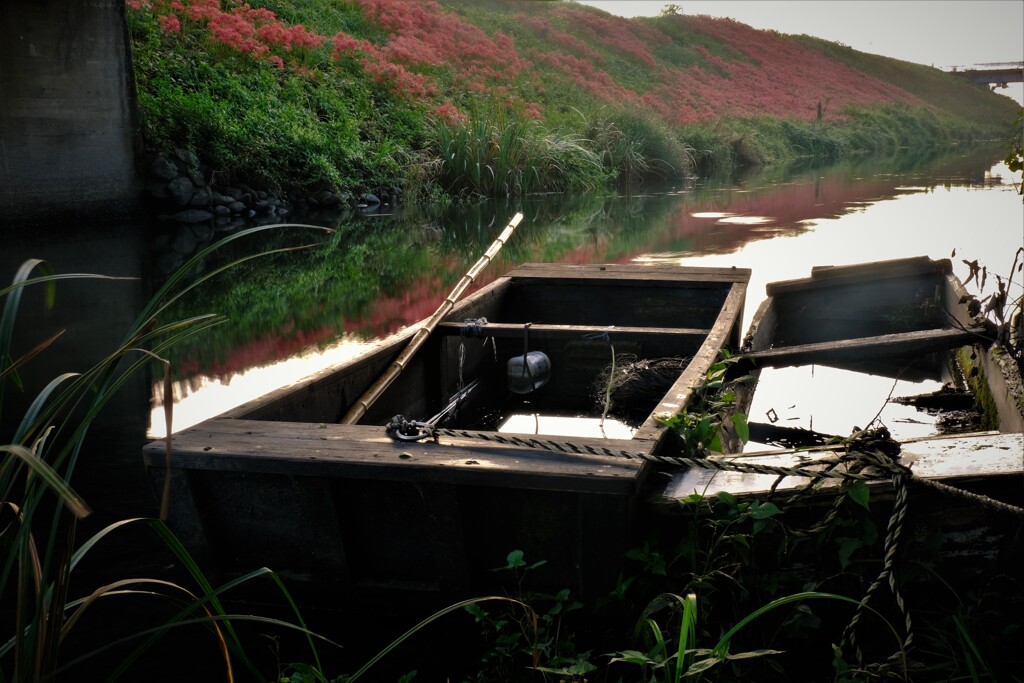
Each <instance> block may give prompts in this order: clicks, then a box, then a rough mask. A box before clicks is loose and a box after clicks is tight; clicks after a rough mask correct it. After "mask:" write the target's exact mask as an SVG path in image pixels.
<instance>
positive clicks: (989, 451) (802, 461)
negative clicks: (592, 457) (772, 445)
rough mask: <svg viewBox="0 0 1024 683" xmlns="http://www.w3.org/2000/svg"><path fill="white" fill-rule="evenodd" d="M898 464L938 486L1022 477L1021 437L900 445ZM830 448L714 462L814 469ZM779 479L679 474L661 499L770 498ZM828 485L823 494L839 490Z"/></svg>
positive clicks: (797, 481)
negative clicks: (720, 495) (719, 495)
mask: <svg viewBox="0 0 1024 683" xmlns="http://www.w3.org/2000/svg"><path fill="white" fill-rule="evenodd" d="M902 449H903V450H902V452H901V453H900V462H901V463H902V464H904V465H907V466H908V467H910V469H911V470H912V471H913V473H914V474H915V475H917V476H919V477H925V478H929V479H935V480H938V481H947V482H954V481H971V480H977V479H981V478H986V477H1007V476H1015V477H1018V478H1020V477H1022V476H1024V434H999V433H996V432H984V433H978V434H967V435H958V436H947V437H933V438H925V439H917V440H910V441H905V442H903V443H902ZM835 457H837V453H836V452H835V451H834V450H833V449H830V448H819V449H808V450H795V449H787V450H778V451H764V452H759V453H743V454H738V455H724V456H717V459H719V460H731V461H734V462H749V463H757V464H761V465H772V466H778V467H797V466H799V467H814V463H815V461H816V460H820V459H825V458H835ZM776 479H778V477H776V476H774V475H768V474H747V473H742V472H726V471H721V472H720V471H716V470H705V469H690V470H686V471H685V472H680V473H679V474H677V475H676V476H675V477H674V478H673V479H672V481H671V483H670V484H669V485H668V486H667V487H666V489H665V493H664V497H665V498H668V499H674V500H678V499H682V498H685V497H686V496H689V495H691V494H693V493H694V492H696V493H700V494H703V495H707V496H713V495H715V494H717V493H719V492H721V491H728V492H729V493H731V494H732V495H734V496H757V495H763V494H765V493H768V492H769V491H770V490H771V488H772V485H773V484H774V483H775V481H776ZM808 481H809V479H808V478H807V477H786V478H785V479H783V480H782V482H781V483H780V484H779V486H778V487H776V491H780V492H781V491H787V490H793V489H796V488H798V487H800V486H803V485H805V484H807V482H808ZM838 485H839V481H838V480H829V481H828V482H826V483H825V487H826V488H830V487H834V486H838Z"/></svg>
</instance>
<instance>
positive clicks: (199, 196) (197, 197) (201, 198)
mask: <svg viewBox="0 0 1024 683" xmlns="http://www.w3.org/2000/svg"><path fill="white" fill-rule="evenodd" d="M211 194H212V193H211V192H210V188H208V187H200V188H199V189H197V190H196V192H195V194H193V195H192V199H191V201H189V203H188V204H189V206H197V207H205V206H209V205H210V204H211V203H212V199H213V197H212V196H211Z"/></svg>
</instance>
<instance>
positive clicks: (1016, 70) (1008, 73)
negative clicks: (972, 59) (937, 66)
mask: <svg viewBox="0 0 1024 683" xmlns="http://www.w3.org/2000/svg"><path fill="white" fill-rule="evenodd" d="M950 73H954V74H956V75H957V76H962V77H964V78H969V79H970V80H972V81H974V82H975V83H979V84H981V83H985V84H987V85H990V86H992V87H993V88H1005V87H1006V86H1007V84H1009V83H1024V62H993V63H990V64H975V65H974V66H970V67H962V66H954V67H950Z"/></svg>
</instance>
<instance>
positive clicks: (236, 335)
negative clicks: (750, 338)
mask: <svg viewBox="0 0 1024 683" xmlns="http://www.w3.org/2000/svg"><path fill="white" fill-rule="evenodd" d="M1001 155H1002V150H1001V148H999V147H993V148H990V149H972V150H964V151H955V152H953V153H949V154H945V155H942V156H938V155H935V154H931V155H904V156H900V157H895V158H892V159H886V160H884V161H879V160H877V159H872V160H856V161H851V162H847V163H844V164H842V165H839V166H832V167H829V168H824V169H823V168H816V167H813V166H809V165H806V164H803V165H794V166H790V167H788V168H775V169H770V170H769V171H767V172H763V173H760V174H751V175H747V176H744V177H739V178H734V179H726V180H721V179H718V180H710V181H701V182H694V183H690V184H687V185H685V186H680V187H665V188H658V190H657V191H649V192H647V193H645V194H641V195H633V196H622V195H615V194H610V193H609V194H599V195H587V196H574V197H568V196H561V195H555V196H542V197H531V198H528V199H526V200H517V201H515V202H512V201H495V202H487V203H482V204H478V205H472V206H459V207H455V208H452V209H448V210H445V211H441V210H439V209H437V208H436V207H408V208H406V209H404V210H402V211H401V212H395V213H389V214H386V215H385V214H378V215H373V216H363V217H355V216H348V217H345V220H344V221H341V222H339V223H338V224H337V226H336V227H337V228H338V233H337V234H336V235H335V236H334V237H333V238H331V239H330V240H328V241H327V242H326V243H325V244H323V245H322V246H321V247H318V248H317V249H313V250H310V251H308V252H305V253H290V254H287V255H285V256H284V257H281V258H274V259H270V260H267V261H259V262H257V263H258V264H259V265H258V266H253V267H251V268H249V269H247V270H245V271H243V272H241V273H237V274H233V275H232V276H231V277H230V278H225V279H224V281H223V282H220V283H217V284H215V285H214V286H211V287H208V288H204V290H205V291H204V292H202V293H201V294H200V295H198V296H197V297H196V298H195V299H194V300H193V301H192V302H190V303H191V305H193V306H195V307H196V308H195V310H191V311H187V312H185V311H183V313H190V314H191V313H200V312H208V311H216V312H224V313H227V314H228V315H229V317H230V318H232V321H233V322H232V323H231V324H229V325H225V326H223V327H222V328H220V331H221V334H220V335H219V336H218V337H216V338H209V337H204V339H202V340H200V341H198V342H197V344H196V346H195V347H192V348H183V349H181V350H180V354H179V357H178V358H177V359H176V367H177V368H178V369H179V371H184V374H186V375H188V376H189V377H188V378H187V379H186V381H185V382H183V383H182V384H180V385H179V386H178V394H179V395H182V396H184V395H186V394H189V393H191V390H192V389H194V388H196V387H197V386H199V385H200V384H202V383H210V382H211V381H219V382H220V383H221V384H222V385H229V384H236V383H238V380H236V379H232V378H235V377H238V376H239V375H240V373H246V376H247V377H249V376H253V375H255V374H258V373H256V372H255V371H254V368H257V367H260V366H267V365H270V364H278V363H280V362H281V361H282V360H283V359H287V358H289V357H293V356H296V355H299V354H305V355H306V356H311V357H315V356H316V355H317V354H311V353H310V350H311V349H314V350H315V349H317V348H332V349H336V348H338V347H344V348H345V349H347V350H346V351H344V352H342V353H347V354H349V355H351V354H352V353H357V352H358V351H359V350H360V347H358V346H356V347H352V346H350V345H349V340H367V339H373V338H379V337H381V336H383V335H386V334H389V333H391V332H394V331H396V330H398V329H400V328H402V327H404V326H407V325H410V324H413V323H415V322H417V321H419V320H422V319H424V318H426V317H427V316H429V315H430V314H431V313H432V312H433V311H434V310H435V309H436V308H437V307H438V306H439V305H440V304H441V302H442V301H443V300H444V298H445V297H446V296H447V295H448V293H449V292H450V291H451V289H452V287H453V286H454V285H455V283H456V282H457V281H458V279H459V278H460V277H461V276H462V274H463V273H465V271H466V270H468V269H469V267H470V266H471V265H472V264H473V263H475V262H476V260H477V259H479V257H480V255H481V254H482V253H483V252H484V251H485V250H486V248H487V247H488V246H489V245H490V243H491V242H492V241H493V239H494V237H495V236H496V235H497V233H498V232H499V231H500V230H501V229H502V228H503V227H504V224H505V221H506V220H507V219H508V217H510V216H511V215H512V214H513V213H514V212H515V211H516V210H522V211H523V212H524V214H525V216H526V218H525V220H524V221H523V223H522V224H521V225H520V227H519V228H518V229H517V231H516V233H515V234H514V235H513V236H512V238H511V239H510V240H509V241H508V243H507V244H506V246H505V247H504V248H503V249H502V251H501V252H499V254H498V256H497V258H496V259H495V262H494V263H493V264H492V265H491V266H490V267H489V268H488V269H487V270H485V271H484V273H483V274H482V276H481V278H480V279H479V281H478V282H477V287H479V286H482V285H484V284H486V283H487V282H490V281H491V280H493V279H494V278H496V277H498V276H500V275H501V274H502V273H504V272H505V271H507V270H509V269H510V268H511V267H513V266H515V265H517V264H519V263H524V262H536V261H540V262H558V263H595V262H606V263H624V262H661V263H680V264H684V265H708V266H737V267H750V268H752V269H753V271H754V276H753V278H752V282H751V287H750V290H749V294H748V301H747V306H746V321H745V324H747V323H749V319H750V316H751V315H752V314H753V311H754V310H755V309H756V307H757V304H758V303H759V302H760V300H761V299H762V298H763V296H764V284H765V283H766V282H768V281H773V280H782V279H791V278H796V277H803V276H806V275H807V274H808V273H809V271H810V268H811V266H812V265H824V264H831V265H841V264H846V263H856V262H864V261H873V260H879V259H885V258H898V257H903V256H914V255H921V254H925V255H929V256H932V257H933V258H946V257H949V256H950V254H951V253H952V251H953V249H958V250H959V251H958V253H959V254H960V255H962V256H963V257H966V258H968V259H974V258H977V259H979V261H980V262H982V263H987V264H989V267H990V269H993V270H994V271H996V272H1005V271H1008V269H1009V268H1010V262H1011V260H1012V252H1013V251H1014V249H1016V247H1017V246H1019V245H1020V244H1021V243H1022V236H1021V231H1022V227H1021V226H1022V225H1024V210H1022V208H1021V204H1020V201H1019V198H1018V197H1017V196H1016V194H1015V193H1014V191H1013V188H1012V187H1011V186H1010V185H1009V179H1010V174H1009V173H1008V171H1007V170H1006V169H1005V167H1001V166H999V165H996V164H995V162H996V160H997V159H998V158H999V157H1000V156H1001ZM955 262H956V263H959V257H958V258H957V259H955ZM963 270H964V272H963V273H960V272H959V271H958V273H959V274H961V276H963V275H965V274H966V270H965V269H963ZM339 339H340V340H341V343H340V344H339V341H338V340H339ZM293 362H294V361H293ZM300 372H302V371H300V370H299V369H297V368H296V367H292V368H290V369H289V370H287V372H286V374H287V375H288V377H287V379H285V380H282V379H281V378H280V376H276V377H275V378H273V379H256V380H253V381H254V382H255V385H256V386H257V387H259V386H263V387H264V389H265V390H269V389H270V388H272V387H273V386H278V385H280V384H281V383H282V382H284V381H290V380H297V379H298V378H299V373H300ZM256 391H257V392H258V391H259V390H258V389H256ZM157 395H159V394H157ZM244 400H247V399H246V398H244V397H243V398H226V397H219V398H218V399H217V401H216V403H215V404H214V405H213V406H212V407H204V408H203V409H201V410H200V411H199V412H198V413H197V415H211V414H214V413H217V412H221V411H222V410H225V409H227V408H229V407H231V406H232V405H235V404H237V403H240V402H242V401H244ZM196 402H200V401H196ZM183 405H184V404H183ZM159 421H160V420H159V419H156V420H155V421H154V424H157V423H159ZM183 426H185V423H184V421H181V422H176V425H175V427H176V429H180V428H182V427H183Z"/></svg>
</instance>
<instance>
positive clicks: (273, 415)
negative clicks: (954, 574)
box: [144, 264, 750, 605]
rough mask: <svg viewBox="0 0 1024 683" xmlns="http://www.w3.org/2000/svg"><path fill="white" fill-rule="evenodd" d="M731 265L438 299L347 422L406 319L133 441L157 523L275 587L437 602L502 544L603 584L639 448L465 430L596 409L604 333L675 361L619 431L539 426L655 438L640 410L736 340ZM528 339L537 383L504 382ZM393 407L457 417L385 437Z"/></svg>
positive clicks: (534, 275) (503, 281) (620, 532)
mask: <svg viewBox="0 0 1024 683" xmlns="http://www.w3.org/2000/svg"><path fill="white" fill-rule="evenodd" d="M749 277H750V272H749V271H748V270H744V269H736V268H731V269H728V268H727V269H708V268H682V267H665V266H639V265H548V264H537V265H524V266H521V267H519V268H517V269H516V270H514V271H512V272H511V273H509V274H508V275H506V276H504V277H501V278H499V279H498V280H497V281H495V282H493V283H492V284H490V285H488V286H486V287H484V288H483V289H481V290H480V291H478V292H476V293H475V294H473V295H471V296H469V297H467V298H466V299H464V300H463V301H461V302H459V303H457V304H455V306H454V308H453V309H452V310H451V312H450V313H449V314H448V315H447V316H445V318H444V320H443V321H442V323H441V324H439V325H438V326H437V327H436V328H435V329H434V330H433V332H432V333H431V334H430V337H429V339H428V340H427V341H426V343H425V344H424V345H423V346H422V347H421V348H420V350H419V351H418V352H417V353H416V354H415V355H414V356H413V357H412V358H411V359H410V360H409V361H408V363H407V364H406V366H405V367H404V369H403V370H402V371H401V373H400V374H399V375H398V377H397V378H396V379H395V380H394V382H393V383H392V384H391V385H390V387H388V388H387V389H386V390H385V391H384V392H383V393H382V394H381V395H380V396H379V398H378V399H377V400H376V401H374V402H373V403H372V405H370V406H369V407H368V408H367V409H366V410H365V412H364V414H363V415H362V417H361V418H360V419H359V420H358V422H357V423H355V424H337V422H338V420H339V418H341V417H342V416H343V415H344V414H345V413H346V411H348V409H349V408H350V407H352V406H353V405H354V404H355V403H356V402H357V401H358V400H359V399H360V397H361V396H362V395H363V394H364V392H366V391H367V389H368V388H370V387H371V385H372V384H373V382H374V380H375V379H376V378H378V377H379V376H380V375H381V374H382V373H383V372H384V371H385V370H386V369H387V368H388V367H389V365H390V364H391V363H392V362H393V361H394V359H395V358H396V357H398V356H399V355H400V354H401V352H402V349H403V348H404V347H405V344H406V342H407V341H408V339H409V338H410V337H411V336H413V334H414V332H415V330H409V331H408V332H407V333H406V334H403V335H399V336H398V337H396V338H394V339H393V340H392V341H390V342H389V343H387V344H384V345H382V346H381V347H380V348H378V349H376V350H375V351H373V352H371V353H369V354H368V355H366V356H364V357H362V358H359V359H357V360H356V361H353V362H351V363H348V364H346V365H343V366H341V367H337V368H334V369H331V370H330V371H328V372H325V373H323V374H321V375H319V376H317V377H314V378H312V379H310V380H307V381H303V382H301V383H299V384H296V385H293V386H288V387H284V388H282V389H279V390H277V391H274V392H271V393H269V394H267V395H266V396H263V397H261V398H259V399H257V400H255V401H253V402H251V403H248V404H246V405H243V406H241V407H239V408H237V409H235V410H231V411H229V412H227V413H225V414H223V415H221V416H219V417H216V418H214V419H211V420H208V421H206V422H203V423H201V424H199V425H197V426H195V427H193V428H191V429H187V430H185V431H184V432H182V433H180V434H177V435H175V436H174V438H173V443H172V447H171V449H170V455H169V461H168V460H167V457H166V456H165V444H164V442H162V441H161V442H155V443H152V444H150V445H148V446H147V447H146V449H145V453H144V455H145V460H146V463H147V466H148V468H149V471H150V472H151V474H152V477H153V479H154V485H155V490H157V491H160V490H162V487H163V480H164V477H165V473H169V477H170V491H171V495H170V501H171V507H170V513H169V520H168V521H169V524H170V526H171V527H172V529H174V530H175V531H176V532H177V533H178V535H179V537H181V538H182V539H183V541H184V542H185V543H186V545H187V546H188V547H190V548H191V549H192V551H193V552H194V553H195V554H196V555H197V557H198V558H199V559H200V561H202V562H204V564H205V566H208V567H213V568H215V570H216V572H215V573H217V574H219V575H220V576H221V577H222V578H229V577H231V576H233V575H237V574H239V573H242V572H245V571H248V570H251V569H252V568H253V567H257V566H269V567H272V568H274V569H275V571H277V572H279V573H281V574H282V575H284V576H286V577H288V578H290V579H291V580H292V583H291V584H290V585H292V586H295V585H296V582H298V583H301V582H303V581H307V582H309V583H310V585H315V586H316V590H315V594H316V595H317V596H319V597H318V599H322V596H324V595H327V594H331V593H336V594H338V595H341V596H343V597H344V598H345V599H347V600H350V601H356V602H358V601H369V602H371V603H375V604H377V605H380V604H383V603H384V602H386V601H394V600H398V601H407V600H409V599H415V598H423V599H425V600H427V601H431V602H435V603H441V602H444V601H445V600H450V599H452V597H454V596H461V597H465V596H466V595H467V594H469V593H472V592H473V591H475V590H483V589H485V588H486V587H487V586H488V585H490V583H491V582H492V581H493V577H494V576H495V575H494V573H493V572H492V571H490V570H491V569H492V568H494V567H498V566H503V565H504V564H505V558H506V556H507V554H508V553H509V552H510V551H512V550H517V549H518V550H523V551H524V553H525V557H526V559H527V561H534V560H540V559H544V560H546V561H547V562H548V565H547V567H546V569H545V572H544V576H545V577H547V578H548V580H549V581H550V585H551V587H553V588H554V589H555V590H557V589H561V588H565V587H569V588H571V589H572V590H573V593H574V595H587V594H588V593H591V592H596V593H603V592H604V591H606V590H607V586H608V585H609V584H608V582H609V581H614V578H615V576H617V574H618V572H619V571H620V567H619V562H620V561H621V560H622V558H623V555H624V552H625V550H626V549H628V547H630V544H631V543H632V542H633V539H632V528H631V527H632V523H633V515H634V507H635V501H636V498H637V496H638V494H639V493H640V491H641V488H642V486H643V484H644V481H645V478H646V476H647V473H648V470H649V467H648V466H647V465H645V464H644V463H642V462H635V461H630V460H614V459H609V458H602V457H597V456H588V455H578V454H570V453H563V452H552V451H547V450H537V449H531V448H525V447H521V446H518V445H516V444H508V443H498V442H496V441H494V440H493V439H492V440H485V439H484V438H482V437H484V436H494V435H495V434H498V433H499V432H498V429H499V428H500V426H501V423H502V421H503V419H504V418H505V417H507V416H509V415H512V414H515V413H519V414H525V415H527V416H528V418H527V420H526V422H527V425H528V427H529V429H528V432H527V434H530V433H533V432H534V431H535V427H537V426H539V425H542V424H543V422H544V419H545V418H547V417H564V416H566V415H569V416H571V417H573V418H574V419H575V421H576V422H579V421H581V416H582V420H583V421H586V420H589V421H590V422H591V423H599V422H600V421H601V418H602V407H601V405H600V401H595V399H594V396H593V395H592V391H591V390H590V387H591V386H592V385H594V383H595V378H597V377H598V376H599V374H600V373H601V371H602V370H603V369H605V368H606V367H607V366H608V365H609V363H610V361H611V358H612V347H614V353H615V354H616V355H617V356H619V357H621V355H622V354H627V353H628V354H632V355H633V356H634V357H635V358H636V359H638V360H641V361H642V360H645V359H646V360H654V359H661V358H665V357H673V358H683V359H688V360H687V361H686V362H683V363H681V364H680V366H679V369H678V372H677V376H676V377H675V378H674V381H672V382H671V383H670V384H671V386H669V387H668V388H667V389H665V390H663V392H662V394H661V396H660V397H659V398H655V399H654V400H653V401H652V402H651V403H650V404H649V405H646V406H644V407H643V409H642V410H641V416H640V418H639V419H638V420H637V424H636V427H635V431H633V432H632V434H631V435H627V436H626V438H616V439H606V438H600V434H599V433H595V434H594V435H593V436H586V437H580V436H572V437H566V436H564V434H563V435H560V436H557V437H554V438H557V439H559V440H563V441H564V440H572V441H573V442H575V443H578V444H581V445H588V444H589V445H599V446H609V447H611V448H617V449H622V450H630V451H635V452H642V453H658V452H660V451H661V450H663V449H668V448H670V443H669V442H670V438H671V436H672V435H671V433H670V432H669V431H667V430H666V429H665V428H664V427H663V426H662V424H661V422H660V421H659V420H658V415H660V414H665V415H671V414H674V413H676V412H678V411H679V410H680V409H681V408H682V407H683V406H685V405H686V404H687V402H688V401H689V400H690V396H691V393H692V387H693V386H695V385H696V384H698V383H699V382H700V381H701V380H702V379H703V378H704V376H705V374H706V373H707V371H708V368H709V366H710V365H711V364H712V363H713V362H714V361H715V360H716V359H717V358H718V356H719V352H720V350H721V349H722V348H723V347H726V346H728V347H730V348H734V349H735V348H738V346H739V344H740V342H741V339H742V337H741V334H742V330H741V324H742V320H743V306H744V300H745V295H746V287H747V282H748V280H749ZM467 320H469V321H471V322H466V321H467ZM536 352H539V353H542V354H544V355H545V357H546V359H547V362H548V364H549V365H550V368H549V369H548V368H541V369H540V370H538V374H540V372H541V371H543V373H544V377H543V379H544V380H546V381H545V383H544V384H543V386H540V387H539V388H537V389H536V390H534V391H530V392H529V393H525V394H522V393H517V391H522V388H521V387H515V390H511V389H510V384H515V383H516V382H519V381H520V380H522V376H521V375H522V372H521V371H520V372H515V371H513V372H512V373H510V371H509V363H510V361H512V363H513V366H514V367H519V366H515V361H516V359H517V358H518V359H520V361H523V360H525V359H526V358H527V357H528V356H530V354H534V353H536ZM531 358H532V356H531ZM520 365H523V363H522V362H521V363H520ZM528 379H529V380H530V381H531V382H532V381H533V380H535V379H536V380H539V379H541V378H540V377H533V375H532V371H531V375H530V377H529V378H528ZM537 383H538V384H539V381H538V382H537ZM453 397H455V398H456V399H458V400H453ZM399 414H401V415H403V416H405V417H406V418H407V419H408V420H414V421H425V420H427V419H428V418H432V417H436V419H435V421H434V423H435V424H438V425H440V426H443V427H448V428H458V429H460V430H468V431H463V432H462V433H464V434H467V435H468V436H454V437H453V436H445V437H444V438H441V439H440V442H439V443H434V442H432V441H431V440H429V439H427V440H408V441H407V440H402V439H398V440H396V439H393V438H389V435H388V434H387V433H386V428H385V425H386V423H388V422H389V421H390V420H391V418H393V417H394V416H395V415H399ZM535 416H539V417H535ZM531 418H533V419H531ZM549 433H550V432H549ZM475 435H478V436H479V437H480V438H476V436H475ZM350 604H351V603H350Z"/></svg>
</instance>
